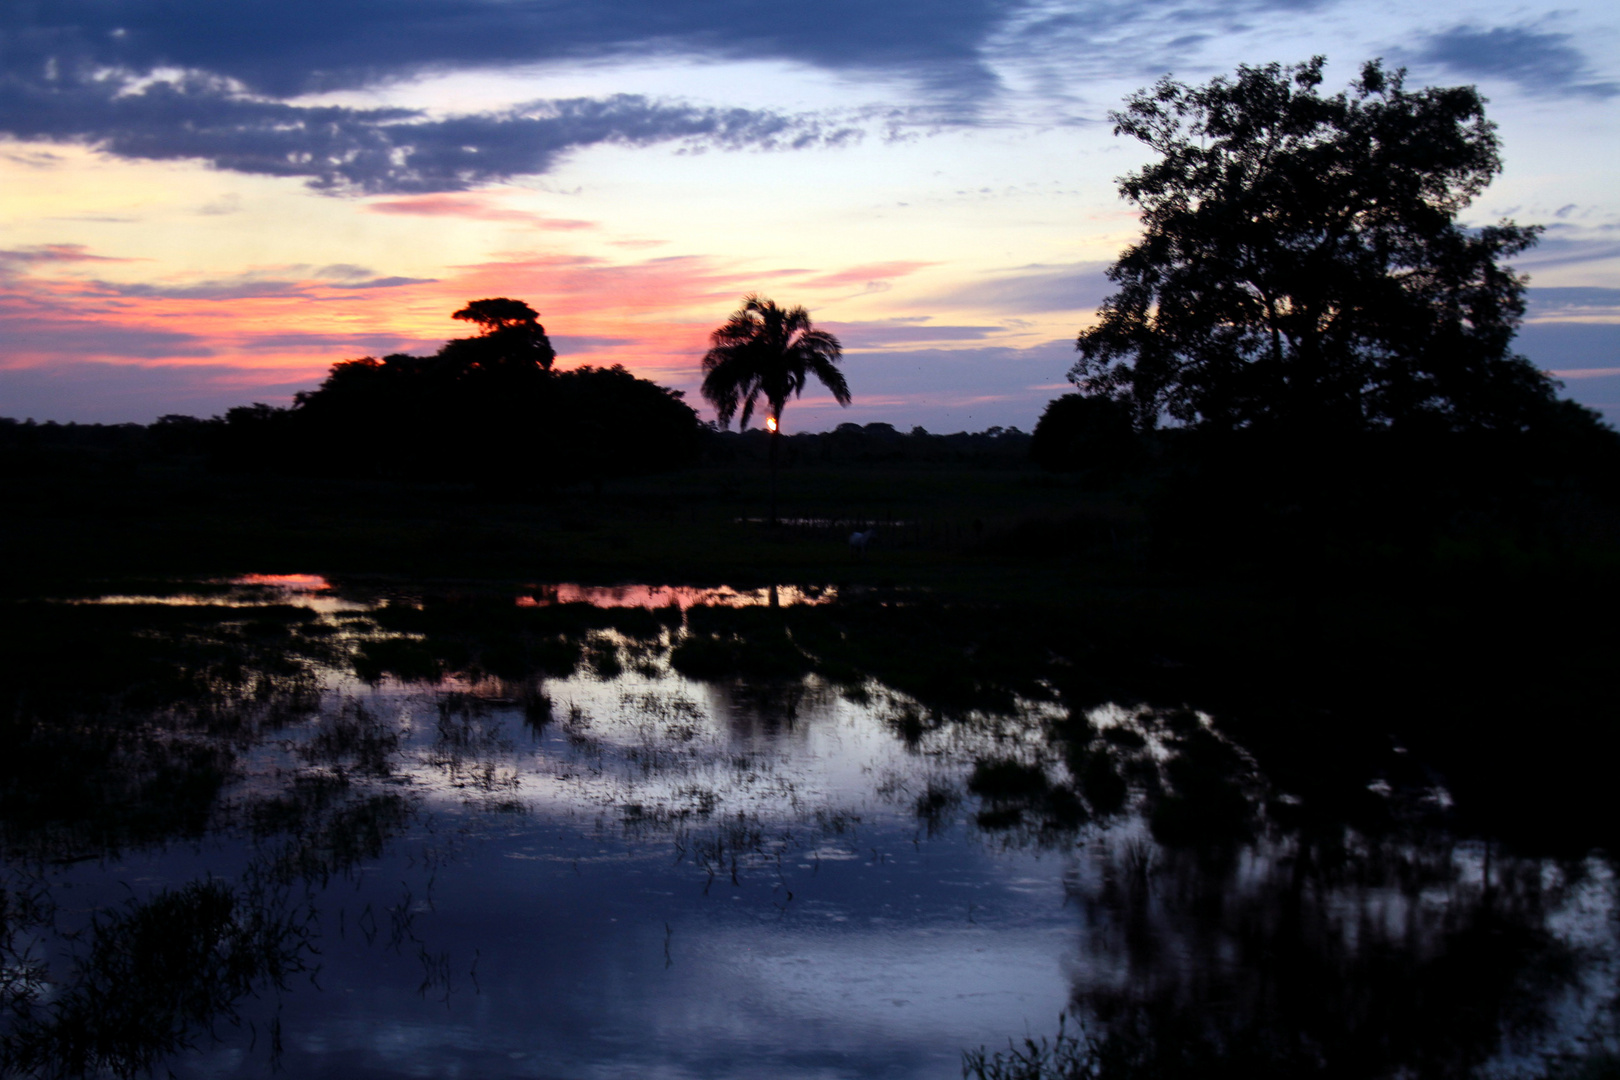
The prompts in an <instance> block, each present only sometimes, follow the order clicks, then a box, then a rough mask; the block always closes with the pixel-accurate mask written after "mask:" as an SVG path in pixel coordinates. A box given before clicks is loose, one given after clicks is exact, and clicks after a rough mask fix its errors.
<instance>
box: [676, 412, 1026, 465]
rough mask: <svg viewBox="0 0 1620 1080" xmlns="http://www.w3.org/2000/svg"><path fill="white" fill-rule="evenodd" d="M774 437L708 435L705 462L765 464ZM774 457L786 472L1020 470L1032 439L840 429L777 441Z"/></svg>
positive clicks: (887, 427)
mask: <svg viewBox="0 0 1620 1080" xmlns="http://www.w3.org/2000/svg"><path fill="white" fill-rule="evenodd" d="M771 439H772V436H771V435H770V434H769V433H767V432H765V431H761V430H759V429H758V428H755V429H751V430H748V431H741V432H729V431H718V432H711V433H710V434H709V435H708V436H707V437H706V440H705V457H706V458H707V459H708V460H710V461H714V462H721V463H730V462H761V461H766V460H768V458H769V456H770V453H771V450H770V445H771ZM775 439H776V441H777V442H778V443H779V444H780V447H779V450H778V457H779V459H780V461H781V464H783V465H784V466H787V467H790V468H791V467H794V466H804V467H810V466H816V465H898V464H931V465H959V466H961V465H965V466H970V467H974V468H1020V467H1023V466H1025V465H1027V464H1028V462H1029V457H1030V436H1029V434H1028V433H1027V432H1023V431H1019V430H1018V429H1017V428H1015V427H1014V428H1003V427H991V428H987V429H986V430H984V431H976V432H967V431H958V432H955V433H953V434H949V435H936V434H934V433H933V432H930V431H927V430H925V429H923V428H922V427H913V428H912V429H911V430H910V431H900V430H898V429H897V428H895V426H894V425H893V424H885V423H882V422H877V423H871V424H865V425H862V424H839V425H838V426H837V427H836V428H834V429H833V430H832V431H821V432H812V431H806V432H798V433H796V434H792V435H778V436H776V437H775Z"/></svg>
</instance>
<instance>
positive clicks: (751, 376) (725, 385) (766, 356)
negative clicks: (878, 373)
mask: <svg viewBox="0 0 1620 1080" xmlns="http://www.w3.org/2000/svg"><path fill="white" fill-rule="evenodd" d="M709 340H710V345H711V347H710V349H709V351H708V352H707V353H705V354H704V356H703V397H704V398H705V399H706V400H707V401H708V402H709V404H711V405H713V406H714V411H715V413H716V414H717V415H718V416H719V418H720V423H721V424H722V425H728V424H730V423H731V418H732V417H733V416H735V415H737V410H738V408H739V406H740V407H741V409H742V426H744V427H747V426H748V420H749V418H750V417H751V416H753V414H754V408H755V406H756V404H757V402H758V401H759V399H760V398H761V397H763V398H764V399H765V403H766V406H767V407H768V408H769V410H770V413H769V417H770V419H772V420H778V419H780V417H781V415H782V409H783V407H784V406H785V405H786V404H787V399H788V395H790V394H791V395H793V396H794V397H798V396H799V395H800V394H802V393H803V392H804V387H805V383H806V382H807V381H809V378H810V376H812V375H814V376H815V377H816V378H817V379H820V380H821V382H822V383H824V384H825V385H826V387H827V389H828V390H831V391H832V395H833V398H834V399H835V400H836V401H837V402H838V404H840V405H848V404H849V403H850V396H849V385H848V383H846V382H845V381H844V373H843V372H842V371H840V370H838V361H839V359H840V358H841V357H842V356H843V349H842V348H841V347H840V346H839V344H838V339H837V338H836V337H834V336H833V335H831V334H829V333H827V332H826V331H825V330H817V329H816V328H815V326H814V324H812V323H811V321H810V313H809V312H808V311H806V310H805V309H804V308H802V307H793V308H782V307H778V306H777V305H776V302H775V301H774V300H767V299H765V298H764V297H761V296H757V295H750V296H745V297H743V306H742V307H740V308H738V309H737V310H736V311H734V312H732V313H731V317H730V318H729V319H727V320H726V322H725V325H723V326H721V327H720V329H718V330H716V331H715V332H714V333H713V334H711V335H709Z"/></svg>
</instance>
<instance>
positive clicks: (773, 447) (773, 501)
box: [771, 428, 782, 529]
mask: <svg viewBox="0 0 1620 1080" xmlns="http://www.w3.org/2000/svg"><path fill="white" fill-rule="evenodd" d="M781 437H782V430H781V428H777V430H775V431H773V432H771V528H773V529H774V528H776V440H778V439H780V438H781Z"/></svg>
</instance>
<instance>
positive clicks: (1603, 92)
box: [1409, 24, 1620, 99]
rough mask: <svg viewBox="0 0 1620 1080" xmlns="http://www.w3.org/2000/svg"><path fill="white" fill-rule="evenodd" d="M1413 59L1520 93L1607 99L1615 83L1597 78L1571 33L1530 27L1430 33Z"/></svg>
mask: <svg viewBox="0 0 1620 1080" xmlns="http://www.w3.org/2000/svg"><path fill="white" fill-rule="evenodd" d="M1409 55H1410V57H1411V59H1412V60H1413V61H1415V62H1417V63H1420V64H1433V65H1436V66H1438V67H1442V68H1445V69H1446V70H1448V71H1453V72H1456V73H1457V74H1459V75H1464V76H1467V77H1469V78H1476V79H1490V78H1496V79H1507V80H1509V81H1510V82H1514V83H1517V84H1518V86H1519V87H1520V88H1521V89H1522V90H1524V91H1525V92H1526V93H1530V94H1545V95H1555V96H1562V97H1585V98H1598V99H1607V98H1612V97H1614V96H1616V95H1617V94H1620V83H1616V82H1612V81H1609V80H1606V79H1601V78H1597V77H1595V76H1594V75H1593V73H1592V67H1591V63H1590V62H1589V61H1588V60H1587V58H1586V55H1585V54H1584V53H1583V52H1581V50H1580V49H1579V48H1577V47H1576V45H1575V38H1574V35H1572V34H1566V33H1559V32H1556V31H1552V30H1544V29H1540V28H1538V27H1537V26H1535V25H1533V24H1532V25H1521V26H1493V27H1488V28H1482V27H1478V26H1468V25H1463V26H1454V27H1452V28H1450V29H1449V30H1442V31H1440V32H1439V33H1436V34H1430V35H1429V36H1428V37H1427V38H1426V39H1424V40H1423V41H1422V42H1421V44H1420V45H1419V46H1418V48H1417V49H1416V50H1414V51H1413V52H1411V53H1410V54H1409Z"/></svg>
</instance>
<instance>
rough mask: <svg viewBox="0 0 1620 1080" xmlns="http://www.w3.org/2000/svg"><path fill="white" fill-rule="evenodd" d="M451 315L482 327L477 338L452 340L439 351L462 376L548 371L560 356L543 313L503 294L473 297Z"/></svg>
mask: <svg viewBox="0 0 1620 1080" xmlns="http://www.w3.org/2000/svg"><path fill="white" fill-rule="evenodd" d="M450 317H451V318H452V319H460V320H461V321H463V322H470V323H473V324H474V325H476V326H478V327H480V328H482V330H483V333H481V334H479V335H478V336H477V337H470V338H456V339H454V340H453V341H449V342H447V343H446V344H445V346H444V348H443V349H441V350H440V351H439V357H440V359H441V361H443V362H444V363H446V364H448V365H449V366H450V367H451V368H452V369H454V370H455V372H456V374H458V375H460V376H463V377H466V376H469V375H471V376H479V375H484V376H487V375H490V374H492V373H496V372H499V373H502V374H505V375H507V376H511V375H519V376H521V375H526V374H532V373H534V372H537V371H549V370H551V362H552V361H553V360H555V359H556V358H557V353H556V352H555V350H553V349H552V347H551V339H550V338H548V337H546V328H545V327H543V326H541V325H540V313H539V312H538V311H535V310H534V309H533V308H531V307H530V306H529V305H528V304H525V303H524V302H523V301H522V300H511V299H508V298H507V297H504V296H497V297H493V298H491V299H487V300H474V301H472V302H470V303H469V304H468V305H467V306H466V307H464V308H462V309H461V310H460V311H458V312H456V313H455V314H453V315H452V316H450Z"/></svg>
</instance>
